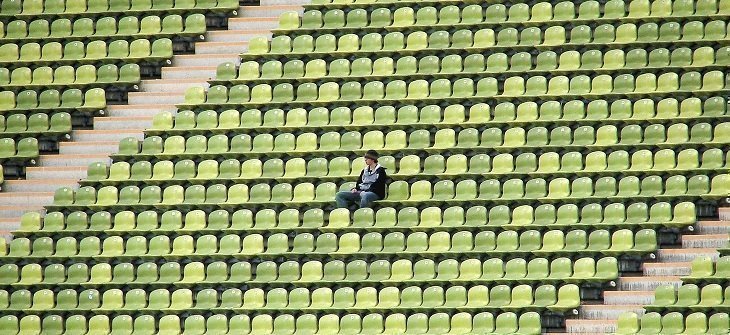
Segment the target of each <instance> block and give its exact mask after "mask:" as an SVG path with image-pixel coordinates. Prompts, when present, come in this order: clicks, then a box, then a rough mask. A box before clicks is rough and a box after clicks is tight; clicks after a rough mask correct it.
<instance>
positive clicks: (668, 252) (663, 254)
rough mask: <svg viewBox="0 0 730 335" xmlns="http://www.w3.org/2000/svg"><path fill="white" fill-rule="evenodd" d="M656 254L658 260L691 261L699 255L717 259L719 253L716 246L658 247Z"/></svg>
mask: <svg viewBox="0 0 730 335" xmlns="http://www.w3.org/2000/svg"><path fill="white" fill-rule="evenodd" d="M657 256H658V257H657V259H658V260H659V261H660V262H691V261H692V260H693V259H695V258H697V257H699V256H708V257H712V258H713V259H717V258H718V257H719V253H718V252H717V249H716V248H693V249H659V250H657Z"/></svg>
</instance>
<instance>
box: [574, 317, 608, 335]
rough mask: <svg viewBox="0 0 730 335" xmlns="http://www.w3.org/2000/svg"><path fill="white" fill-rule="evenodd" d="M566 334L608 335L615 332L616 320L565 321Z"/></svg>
mask: <svg viewBox="0 0 730 335" xmlns="http://www.w3.org/2000/svg"><path fill="white" fill-rule="evenodd" d="M565 330H566V332H567V333H568V334H584V335H587V334H610V333H613V332H615V331H616V320H583V319H568V320H565Z"/></svg>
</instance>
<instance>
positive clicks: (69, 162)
mask: <svg viewBox="0 0 730 335" xmlns="http://www.w3.org/2000/svg"><path fill="white" fill-rule="evenodd" d="M95 162H105V163H107V164H109V163H110V162H111V158H109V155H108V154H84V155H41V156H40V159H39V161H38V166H42V167H46V166H54V167H58V166H79V165H83V166H89V164H91V163H95Z"/></svg>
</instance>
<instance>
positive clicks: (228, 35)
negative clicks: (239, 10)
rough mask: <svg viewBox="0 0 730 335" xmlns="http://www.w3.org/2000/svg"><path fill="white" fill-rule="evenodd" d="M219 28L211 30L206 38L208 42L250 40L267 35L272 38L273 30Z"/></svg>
mask: <svg viewBox="0 0 730 335" xmlns="http://www.w3.org/2000/svg"><path fill="white" fill-rule="evenodd" d="M228 29H229V30H218V31H209V32H208V36H207V38H206V39H205V40H206V41H208V42H248V41H250V40H251V39H253V38H256V37H266V38H267V39H271V35H272V34H271V31H269V30H260V29H251V30H231V28H230V27H229V28H228Z"/></svg>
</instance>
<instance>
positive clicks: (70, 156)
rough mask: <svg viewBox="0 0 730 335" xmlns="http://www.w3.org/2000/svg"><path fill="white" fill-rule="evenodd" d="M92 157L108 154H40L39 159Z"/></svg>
mask: <svg viewBox="0 0 730 335" xmlns="http://www.w3.org/2000/svg"><path fill="white" fill-rule="evenodd" d="M69 143H70V142H69ZM94 157H104V158H109V155H108V154H58V155H40V158H41V159H53V158H63V159H70V158H94Z"/></svg>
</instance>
